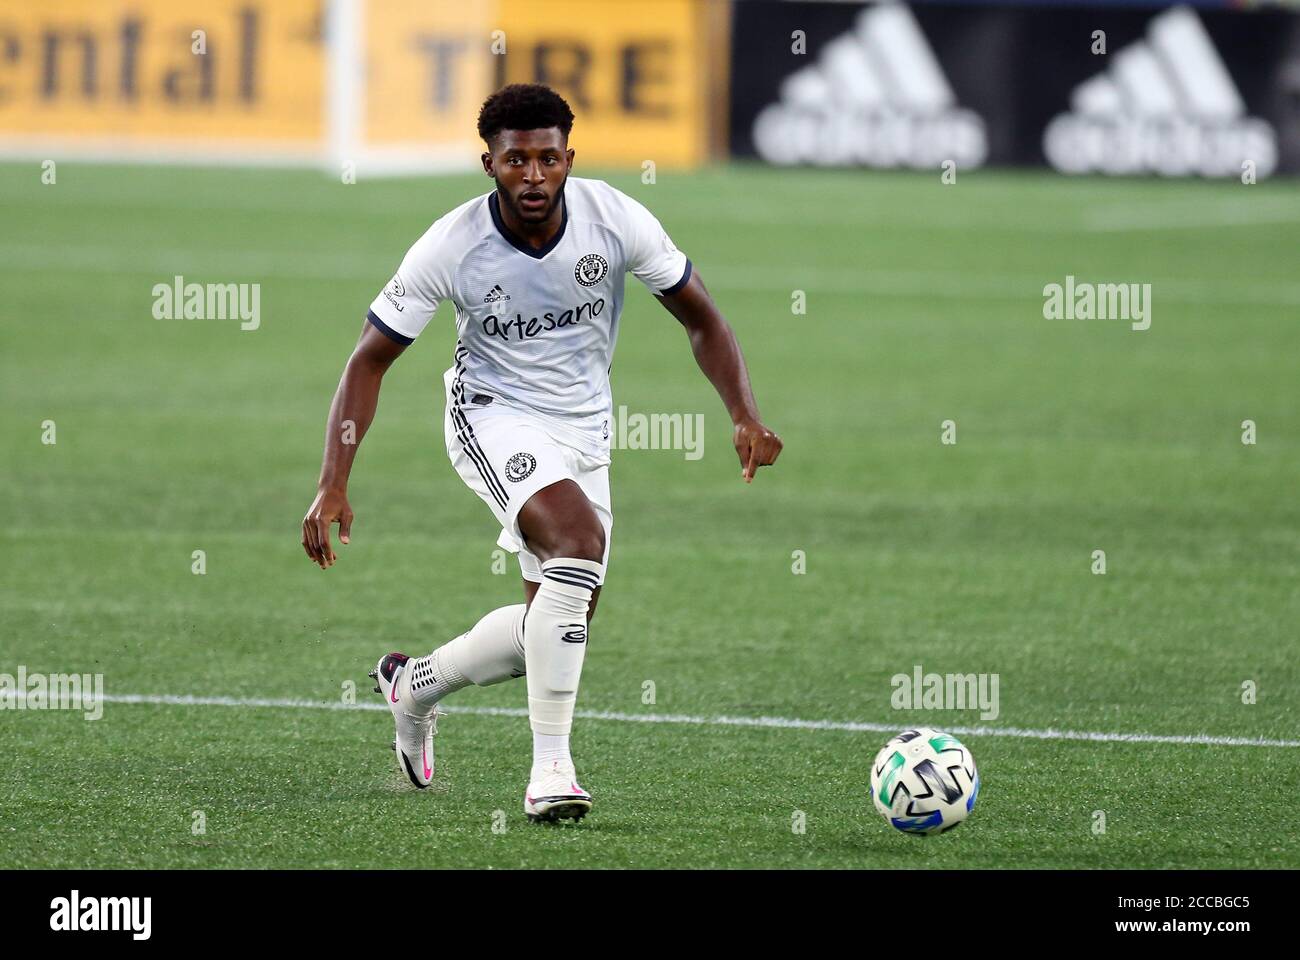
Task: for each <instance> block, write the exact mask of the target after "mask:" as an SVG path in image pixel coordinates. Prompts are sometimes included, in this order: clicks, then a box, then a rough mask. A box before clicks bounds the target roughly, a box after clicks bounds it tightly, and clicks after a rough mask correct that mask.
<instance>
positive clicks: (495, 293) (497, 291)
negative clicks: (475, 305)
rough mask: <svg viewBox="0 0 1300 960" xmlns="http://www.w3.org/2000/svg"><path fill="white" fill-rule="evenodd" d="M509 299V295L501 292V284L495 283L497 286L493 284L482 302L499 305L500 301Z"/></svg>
mask: <svg viewBox="0 0 1300 960" xmlns="http://www.w3.org/2000/svg"><path fill="white" fill-rule="evenodd" d="M509 299H510V294H508V293H506V292H505V291H504V290H502V289H501V284H499V283H497V284H493V286H492V289H491V290H489V291H488V295H487V296H486V297H484V298H483V302H484V303H500V302H501V301H502V300H509Z"/></svg>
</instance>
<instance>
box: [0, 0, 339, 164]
mask: <svg viewBox="0 0 1300 960" xmlns="http://www.w3.org/2000/svg"><path fill="white" fill-rule="evenodd" d="M322 4H323V0H203V2H177V0H58V2H57V3H31V2H26V0H0V137H4V138H5V139H6V140H7V139H9V138H10V137H11V136H18V137H44V138H57V139H58V140H59V141H61V142H69V141H71V142H76V141H81V140H85V141H87V142H96V141H98V142H108V143H119V144H121V143H130V142H136V143H139V144H141V145H145V144H160V143H176V144H184V143H192V142H195V141H198V142H201V143H208V144H220V143H222V142H237V141H255V142H260V143H263V144H267V145H270V146H272V147H274V146H276V145H279V146H282V147H287V148H294V147H297V148H301V149H303V150H310V149H313V148H315V147H316V146H317V145H318V144H319V142H320V140H321V137H322V132H323V127H324V115H323V86H322V85H323V79H324V76H325V70H324V48H323V45H322V42H321V12H322Z"/></svg>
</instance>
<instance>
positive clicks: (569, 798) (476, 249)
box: [302, 84, 781, 821]
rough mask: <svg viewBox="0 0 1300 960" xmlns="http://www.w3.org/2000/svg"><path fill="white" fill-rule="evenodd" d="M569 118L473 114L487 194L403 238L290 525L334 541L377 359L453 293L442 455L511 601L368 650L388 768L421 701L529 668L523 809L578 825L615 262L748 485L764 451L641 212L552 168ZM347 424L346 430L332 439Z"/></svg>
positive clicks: (342, 535) (554, 109) (414, 742)
mask: <svg viewBox="0 0 1300 960" xmlns="http://www.w3.org/2000/svg"><path fill="white" fill-rule="evenodd" d="M572 126H573V112H572V111H571V110H570V109H569V105H568V104H567V103H566V102H565V101H564V100H563V99H562V98H561V97H560V96H559V95H558V94H556V93H555V92H554V91H553V90H551V89H550V88H548V87H545V86H542V85H539V84H513V85H511V86H507V87H505V88H503V89H502V90H500V91H499V92H497V93H495V94H493V95H492V96H490V97H489V98H488V99H487V101H486V102H485V103H484V104H483V109H482V111H481V112H480V113H479V119H478V132H479V135H480V136H481V137H482V138H483V140H484V142H485V143H486V144H487V152H485V153H484V154H483V156H482V161H483V170H484V171H485V172H486V173H487V175H488V176H490V177H492V178H493V180H494V181H495V182H496V189H495V190H494V191H492V192H491V193H487V194H484V195H483V196H479V197H475V198H474V199H473V200H470V201H468V202H466V203H463V204H461V205H460V206H459V207H457V208H456V209H454V210H452V211H451V212H450V213H448V214H447V215H446V216H444V217H442V219H440V220H438V221H437V222H436V223H434V224H433V226H432V227H430V228H429V230H428V231H427V232H426V233H425V234H424V236H422V237H421V238H420V239H419V240H417V241H416V242H415V245H414V246H412V247H411V249H410V250H409V251H408V252H407V254H406V257H405V258H404V259H403V260H402V263H401V265H400V266H399V267H398V270H397V274H396V276H394V277H393V279H392V280H391V281H390V282H389V283H388V284H387V286H385V287H384V288H383V290H382V291H381V292H380V293H379V295H378V296H376V297H375V300H374V302H373V303H372V304H371V305H370V311H369V313H368V315H367V318H366V323H365V325H364V327H363V328H362V333H361V339H360V340H359V341H358V343H357V346H356V349H355V350H354V351H353V353H352V357H351V359H349V360H348V364H347V367H346V369H345V370H344V372H343V377H342V380H341V381H340V382H339V386H338V390H337V391H336V392H335V394H334V401H333V403H332V404H331V406H330V412H329V421H328V427H327V429H326V435H325V436H326V440H325V456H324V463H323V465H322V467H321V474H320V483H319V488H318V490H317V493H316V499H315V500H314V501H313V503H312V505H311V508H310V509H309V510H308V511H307V516H306V517H305V518H304V519H303V522H302V545H303V549H304V550H306V552H307V556H308V557H310V558H311V559H312V560H313V561H315V562H316V563H317V564H319V565H320V566H321V568H322V569H326V568H328V567H329V566H331V565H332V564H333V563H334V562H335V560H336V559H337V557H336V554H335V553H334V549H333V547H332V545H331V543H330V526H331V524H334V523H338V525H339V540H340V541H341V542H342V543H347V542H348V539H349V536H350V534H351V527H352V508H351V507H350V506H349V505H348V498H347V482H348V474H349V472H350V471H351V468H352V461H353V458H354V457H355V456H356V452H357V445H358V444H359V443H360V441H361V438H362V437H364V436H365V432H366V430H367V428H368V427H369V426H370V423H371V420H372V419H373V418H374V415H375V406H376V404H377V403H378V400H379V387H380V383H381V381H382V380H383V376H384V373H385V371H386V370H387V369H388V367H389V366H390V365H391V364H392V362H393V361H394V360H396V359H397V357H398V356H399V355H400V354H401V353H402V351H403V350H405V349H406V348H407V347H408V346H409V345H410V344H411V343H412V342H413V341H414V340H415V338H416V337H417V336H419V334H420V331H421V330H423V329H424V327H425V325H426V324H427V323H428V322H429V320H430V318H431V317H432V316H433V312H434V310H435V309H436V307H437V306H438V303H439V302H440V301H442V300H451V301H452V303H454V304H455V305H456V330H457V334H458V337H459V339H458V340H457V342H456V351H455V358H454V363H453V365H452V367H451V369H450V370H448V371H447V372H446V375H445V376H444V378H443V379H444V383H445V386H446V393H447V408H446V416H445V431H446V441H447V455H448V456H449V457H450V458H451V462H452V465H453V466H454V467H455V469H456V472H457V473H458V474H459V475H460V477H461V479H462V480H464V481H465V485H466V486H468V487H469V488H470V489H471V490H473V491H474V493H476V494H478V496H479V497H480V498H481V499H482V500H483V502H484V503H486V504H487V506H488V508H489V509H490V510H491V511H492V513H493V515H494V516H495V517H496V519H497V521H498V522H499V523H500V525H501V528H502V532H501V535H500V537H499V539H498V541H497V542H498V543H499V544H500V545H501V546H502V547H503V548H505V549H507V550H509V551H511V552H514V553H518V555H519V567H520V571H521V573H522V574H523V580H524V598H525V601H526V602H525V603H521V604H517V605H515V606H510V607H503V608H501V609H499V610H493V611H492V612H491V613H489V614H487V615H486V616H485V617H483V619H482V620H480V621H479V622H478V623H476V624H475V625H474V626H473V627H471V628H470V629H469V631H468V632H466V633H463V634H461V635H460V636H458V637H455V638H454V639H452V640H450V641H448V642H447V643H445V644H443V645H442V646H440V647H438V648H437V649H435V650H434V651H433V652H432V653H430V654H429V655H428V656H425V657H418V658H411V657H408V656H407V655H406V654H403V653H389V654H386V655H385V656H383V657H381V658H380V660H379V663H378V665H377V666H376V668H375V670H374V672H372V673H371V676H372V677H374V678H375V679H376V681H377V686H376V688H375V690H376V692H378V693H382V694H383V696H384V698H385V699H386V700H387V701H388V705H389V709H390V710H391V711H392V714H393V719H394V720H395V721H396V725H397V737H396V744H395V748H396V755H397V761H398V766H399V767H400V768H401V769H402V770H403V772H404V773H405V774H406V775H407V776H408V777H409V778H410V780H411V782H412V783H413V784H415V786H417V787H427V786H428V785H429V783H430V781H431V780H432V778H433V735H434V733H435V732H436V722H437V705H438V703H439V702H440V701H441V700H442V699H443V698H444V697H446V696H448V695H450V694H452V693H454V692H455V691H457V690H459V689H461V688H462V687H466V686H469V685H470V684H477V685H479V686H487V685H489V684H493V683H499V682H501V681H503V680H507V679H510V678H511V677H520V676H525V675H526V676H527V684H528V718H529V723H530V724H531V726H532V730H533V765H532V773H531V776H530V778H529V783H528V788H527V791H526V792H525V795H524V812H525V814H527V815H528V817H529V818H530V819H532V820H545V821H555V820H561V819H581V817H582V816H583V815H584V814H586V813H587V811H588V810H590V809H591V795H590V794H589V793H588V792H587V791H586V790H584V789H583V788H582V787H581V786H579V784H578V779H577V774H576V773H575V770H574V765H573V760H572V758H571V756H570V753H569V732H570V729H571V727H572V724H573V710H574V703H575V701H576V699H577V693H578V680H579V678H580V676H581V674H582V661H583V656H584V654H585V653H586V649H587V631H588V625H589V622H590V620H591V616H592V614H593V613H594V612H595V609H596V601H597V599H598V598H599V596H600V588H601V584H602V583H603V582H604V579H605V564H606V562H607V560H608V558H609V542H610V530H611V527H612V525H613V520H614V515H613V512H612V509H611V507H610V496H609V462H610V459H609V434H610V431H609V422H610V417H611V415H612V409H613V402H612V397H611V394H610V386H609V370H610V366H611V363H612V360H613V354H614V343H615V340H616V339H617V337H618V321H619V316H620V315H621V314H622V312H623V280H624V274H625V273H626V272H628V271H631V273H632V274H633V275H634V276H635V277H636V278H637V279H638V280H640V281H641V282H642V283H644V284H645V285H646V286H647V287H648V288H649V289H650V291H651V292H652V293H654V294H655V295H656V296H657V297H658V298H659V300H660V302H661V303H662V304H663V305H664V307H666V308H667V309H668V311H669V312H670V313H671V314H672V315H673V316H674V317H676V318H677V320H678V321H679V322H680V323H681V324H682V326H684V327H685V328H686V333H687V336H688V338H689V339H690V343H691V349H692V350H693V351H694V353H695V359H696V361H697V362H698V363H699V366H700V369H701V370H702V371H703V372H704V375H705V376H707V377H708V378H709V380H710V381H711V382H712V384H713V386H714V387H715V388H716V389H717V391H718V394H719V395H720V396H721V398H722V402H723V403H724V404H725V405H726V408H727V412H728V413H730V414H731V419H732V422H733V423H734V424H735V432H734V442H735V447H736V451H737V453H739V455H740V464H741V467H742V472H741V476H742V478H743V479H744V481H745V482H746V483H749V482H751V481H752V480H753V478H754V473H755V471H756V470H757V469H758V468H759V467H760V466H764V465H766V464H771V463H774V462H775V461H776V458H777V455H778V454H779V453H780V452H781V440H780V438H778V437H777V435H776V434H775V433H773V432H772V431H771V430H769V429H768V428H767V427H765V426H764V425H763V423H762V421H761V420H760V419H759V416H758V408H757V406H756V405H755V403H754V397H753V394H752V392H751V391H750V386H749V375H748V372H747V370H746V368H745V361H744V358H743V357H742V356H741V353H740V347H739V345H738V344H737V343H736V337H735V335H734V334H733V332H732V330H731V327H730V326H728V324H727V322H726V320H724V319H723V318H722V315H721V314H720V313H719V312H718V309H717V307H716V306H715V305H714V303H713V301H712V300H711V299H710V297H709V294H708V292H707V291H706V290H705V289H704V284H703V283H701V282H700V275H699V273H698V272H697V271H695V270H693V269H692V267H691V262H690V261H689V260H687V259H686V257H685V256H684V255H683V254H682V253H681V252H680V251H679V250H678V249H677V248H676V247H675V246H673V243H672V241H671V240H669V239H668V236H667V234H665V233H664V230H663V228H662V227H661V226H660V225H659V221H658V220H656V219H655V218H654V216H653V215H651V214H650V212H649V211H648V210H646V209H645V207H643V206H642V205H641V204H640V203H638V202H637V201H635V200H633V199H632V198H630V197H628V196H626V195H625V194H623V193H620V192H619V191H618V190H615V189H614V188H613V187H611V186H609V185H608V184H606V183H604V182H602V181H600V180H584V179H580V178H578V177H571V176H569V172H570V170H571V169H572V168H573V157H574V152H573V150H572V149H570V148H569V146H568V140H569V131H570V129H571V128H572ZM346 421H352V424H354V425H355V426H354V429H355V437H354V442H352V443H347V442H345V441H344V429H343V425H344V423H345V422H346Z"/></svg>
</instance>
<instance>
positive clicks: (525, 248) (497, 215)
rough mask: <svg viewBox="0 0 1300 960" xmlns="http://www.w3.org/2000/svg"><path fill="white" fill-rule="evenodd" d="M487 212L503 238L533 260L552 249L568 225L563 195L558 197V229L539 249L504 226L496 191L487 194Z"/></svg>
mask: <svg viewBox="0 0 1300 960" xmlns="http://www.w3.org/2000/svg"><path fill="white" fill-rule="evenodd" d="M488 212H489V213H491V214H492V223H493V224H495V225H496V228H497V232H498V233H500V234H501V236H502V237H504V238H505V240H506V242H507V243H509V244H510V245H511V246H512V247H514V248H515V249H516V250H518V251H519V252H520V253H526V254H528V255H529V256H530V257H532V258H533V259H534V260H540V259H542V257H544V256H546V255H547V254H548V253H550V252H551V251H552V250H554V249H555V248H556V247H557V246H559V243H560V241H561V240H562V239H564V228H565V227H567V226H568V225H569V201H568V200H567V199H565V198H564V197H563V196H561V197H560V229H559V230H556V231H555V236H553V237H551V239H550V241H549V242H548V243H547V244H546V246H544V247H542V248H541V249H534V248H533V247H532V246H530V245H529V244H528V242H527V241H526V240H524V239H523V238H522V237H520V236H519V235H518V234H517V233H515V232H514V231H513V230H511V229H510V228H509V227H507V226H506V223H505V221H504V220H502V219H501V203H500V201H499V200H498V199H497V192H496V191H495V190H493V191H492V193H491V194H489V195H488Z"/></svg>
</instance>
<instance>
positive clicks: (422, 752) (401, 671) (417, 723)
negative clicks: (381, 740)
mask: <svg viewBox="0 0 1300 960" xmlns="http://www.w3.org/2000/svg"><path fill="white" fill-rule="evenodd" d="M410 659H411V658H410V657H408V656H407V655H406V654H404V653H388V654H385V655H384V656H382V657H380V658H379V663H378V664H377V665H376V666H375V669H374V670H372V671H370V677H371V679H373V680H374V681H375V693H378V694H382V695H383V697H384V699H385V700H386V701H387V702H388V709H389V710H391V711H392V713H393V720H394V722H395V723H396V724H397V738H396V739H395V740H394V741H393V751H394V752H395V753H396V755H397V766H398V767H399V768H400V769H401V771H402V772H403V773H405V774H406V775H407V777H409V778H410V780H411V783H413V784H415V785H416V786H417V787H419V788H420V789H421V790H423V789H424V788H425V787H427V786H428V785H429V784H430V783H432V782H433V735H434V734H435V733H437V732H438V713H437V710H438V708H437V706H436V705H435V706H434V707H432V708H431V709H430V710H429V712H428V713H414V714H413V713H407V711H406V707H407V704H410V705H411V706H414V707H416V709H420V708H419V707H418V705H417V704H416V703H415V701H414V700H413V699H412V698H411V677H410V673H409V671H408V670H407V669H406V662H407V661H408V660H410Z"/></svg>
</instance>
